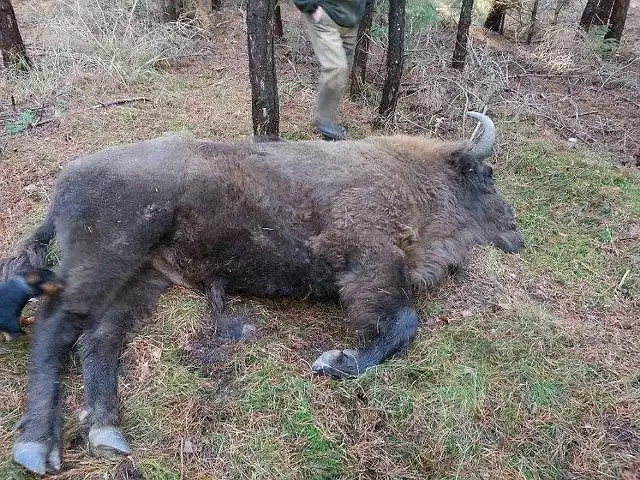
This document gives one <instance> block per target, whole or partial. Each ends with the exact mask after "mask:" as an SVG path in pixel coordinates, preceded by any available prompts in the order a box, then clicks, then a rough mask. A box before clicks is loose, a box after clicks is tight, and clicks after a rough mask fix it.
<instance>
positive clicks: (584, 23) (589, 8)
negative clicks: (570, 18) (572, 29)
mask: <svg viewBox="0 0 640 480" xmlns="http://www.w3.org/2000/svg"><path fill="white" fill-rule="evenodd" d="M597 9H598V0H587V4H586V5H585V7H584V10H583V11H582V16H581V17H580V26H581V27H582V28H583V29H585V30H587V31H588V30H589V27H591V24H592V23H593V18H594V17H595V15H596V10H597Z"/></svg>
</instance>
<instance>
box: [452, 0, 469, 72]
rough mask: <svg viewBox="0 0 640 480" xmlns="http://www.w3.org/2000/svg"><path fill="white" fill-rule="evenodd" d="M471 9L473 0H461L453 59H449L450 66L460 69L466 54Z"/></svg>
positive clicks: (462, 66)
mask: <svg viewBox="0 0 640 480" xmlns="http://www.w3.org/2000/svg"><path fill="white" fill-rule="evenodd" d="M472 9H473V0H462V7H461V9H460V20H459V21H458V34H457V35H456V46H455V48H454V49H453V59H452V60H451V66H452V67H453V68H455V69H456V70H460V71H462V70H463V69H464V60H465V58H466V56H467V40H468V38H469V26H470V25H471V10H472Z"/></svg>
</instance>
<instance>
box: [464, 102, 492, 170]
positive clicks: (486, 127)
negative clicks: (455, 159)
mask: <svg viewBox="0 0 640 480" xmlns="http://www.w3.org/2000/svg"><path fill="white" fill-rule="evenodd" d="M467 115H469V116H470V117H473V118H475V119H476V120H478V121H479V122H480V125H482V129H483V132H482V137H480V140H478V142H477V143H476V144H475V145H474V146H473V148H472V149H471V155H473V156H474V157H475V158H476V159H477V160H480V161H482V160H484V159H485V158H487V157H489V156H490V155H491V151H492V150H493V144H494V143H495V141H496V126H495V125H494V124H493V122H492V121H491V119H490V118H489V117H487V116H486V115H485V114H483V113H478V112H467Z"/></svg>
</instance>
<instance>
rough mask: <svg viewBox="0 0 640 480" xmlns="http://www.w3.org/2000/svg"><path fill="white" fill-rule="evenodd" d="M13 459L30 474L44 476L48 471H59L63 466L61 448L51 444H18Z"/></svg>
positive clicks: (15, 445) (14, 447) (14, 448)
mask: <svg viewBox="0 0 640 480" xmlns="http://www.w3.org/2000/svg"><path fill="white" fill-rule="evenodd" d="M13 459H14V460H15V462H16V463H18V464H20V465H22V466H23V467H24V468H26V469H27V470H29V471H30V472H33V473H37V474H38V475H44V474H45V473H47V471H52V470H53V471H56V472H57V471H58V470H60V467H61V465H62V462H61V460H60V448H59V447H58V446H52V445H51V444H50V443H49V442H16V443H15V444H14V446H13Z"/></svg>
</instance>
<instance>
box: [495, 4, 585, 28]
mask: <svg viewBox="0 0 640 480" xmlns="http://www.w3.org/2000/svg"><path fill="white" fill-rule="evenodd" d="M594 1H597V0H594ZM506 14H507V6H506V5H505V4H504V3H501V2H500V0H495V1H494V2H493V5H492V6H491V10H489V14H488V15H487V19H486V20H485V21H484V28H488V29H489V30H492V31H494V32H500V34H502V26H503V24H504V17H505V16H506Z"/></svg>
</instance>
